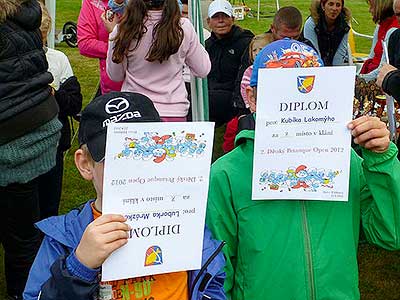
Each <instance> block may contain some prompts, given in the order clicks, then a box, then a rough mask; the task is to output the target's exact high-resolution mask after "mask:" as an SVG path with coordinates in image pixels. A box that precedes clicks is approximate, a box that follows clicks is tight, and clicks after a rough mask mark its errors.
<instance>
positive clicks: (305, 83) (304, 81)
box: [297, 75, 315, 94]
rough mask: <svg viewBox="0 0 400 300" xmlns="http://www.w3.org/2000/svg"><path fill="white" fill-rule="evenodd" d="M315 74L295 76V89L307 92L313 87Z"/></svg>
mask: <svg viewBox="0 0 400 300" xmlns="http://www.w3.org/2000/svg"><path fill="white" fill-rule="evenodd" d="M314 81H315V76H314V75H313V76H297V89H298V90H299V92H300V93H303V94H307V93H309V92H311V91H312V89H313V87H314Z"/></svg>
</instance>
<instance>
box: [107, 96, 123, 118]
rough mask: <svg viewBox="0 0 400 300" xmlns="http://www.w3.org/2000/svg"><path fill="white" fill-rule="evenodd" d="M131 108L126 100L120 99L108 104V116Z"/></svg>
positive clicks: (112, 100)
mask: <svg viewBox="0 0 400 300" xmlns="http://www.w3.org/2000/svg"><path fill="white" fill-rule="evenodd" d="M128 108H129V102H128V100H126V99H125V98H122V97H118V98H114V99H111V100H110V101H108V102H107V104H106V106H105V110H106V112H107V113H108V114H118V113H120V112H123V111H125V110H127V109H128Z"/></svg>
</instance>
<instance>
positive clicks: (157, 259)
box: [144, 246, 163, 267]
mask: <svg viewBox="0 0 400 300" xmlns="http://www.w3.org/2000/svg"><path fill="white" fill-rule="evenodd" d="M162 263H163V259H162V251H161V248H160V247H158V246H151V247H150V248H149V249H147V251H146V259H145V261H144V266H145V267H147V266H155V265H162Z"/></svg>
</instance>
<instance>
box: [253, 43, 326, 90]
mask: <svg viewBox="0 0 400 300" xmlns="http://www.w3.org/2000/svg"><path fill="white" fill-rule="evenodd" d="M323 66H324V63H323V62H322V59H321V58H320V57H319V55H318V53H317V52H316V51H315V50H314V49H313V48H311V47H310V46H308V45H306V44H304V43H301V42H299V41H296V40H291V39H288V38H285V39H283V40H278V41H275V42H272V43H270V44H268V45H267V46H265V47H264V48H262V50H261V51H260V52H259V53H258V54H257V56H256V59H255V60H254V65H253V73H252V74H251V79H250V86H257V82H258V69H262V68H307V67H323Z"/></svg>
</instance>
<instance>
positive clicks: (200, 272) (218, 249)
mask: <svg viewBox="0 0 400 300" xmlns="http://www.w3.org/2000/svg"><path fill="white" fill-rule="evenodd" d="M225 244H226V242H224V241H222V242H221V244H219V246H218V248H217V249H216V250H215V251H214V252H213V254H211V256H210V257H209V258H208V259H207V261H206V262H205V264H204V265H203V266H202V267H201V269H200V271H199V274H197V276H196V278H195V279H194V281H193V285H192V287H191V289H190V297H189V299H192V297H193V292H194V287H195V286H196V284H197V282H198V281H199V279H200V277H201V275H202V274H203V273H204V271H205V270H206V269H207V267H208V266H209V264H210V263H211V262H212V261H213V260H214V258H215V257H216V256H217V255H218V253H220V252H221V250H222V248H223V247H224V246H225Z"/></svg>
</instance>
